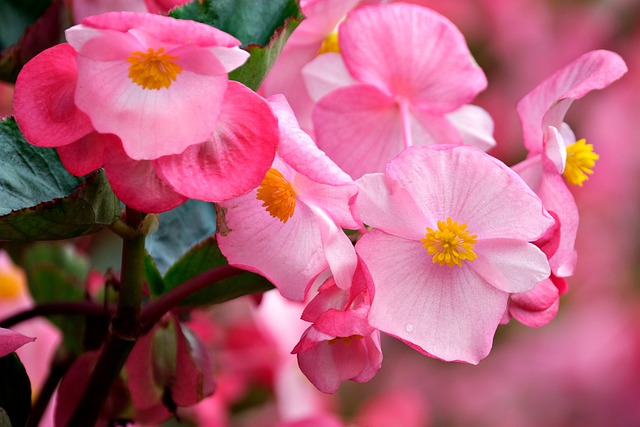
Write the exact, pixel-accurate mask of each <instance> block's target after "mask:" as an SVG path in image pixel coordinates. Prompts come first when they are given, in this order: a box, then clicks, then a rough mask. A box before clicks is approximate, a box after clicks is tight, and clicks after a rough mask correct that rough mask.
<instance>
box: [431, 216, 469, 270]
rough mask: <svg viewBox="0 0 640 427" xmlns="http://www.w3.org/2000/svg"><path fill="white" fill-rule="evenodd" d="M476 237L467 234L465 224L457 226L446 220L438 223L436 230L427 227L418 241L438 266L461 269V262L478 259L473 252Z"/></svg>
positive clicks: (448, 219)
mask: <svg viewBox="0 0 640 427" xmlns="http://www.w3.org/2000/svg"><path fill="white" fill-rule="evenodd" d="M477 238H478V236H477V235H475V234H469V231H468V230H467V224H466V223H464V224H458V221H453V220H452V219H451V218H447V220H446V221H438V229H437V230H433V229H431V228H429V227H427V234H426V235H425V236H424V238H423V239H420V241H421V242H422V243H423V246H424V248H425V249H427V250H428V251H429V254H430V255H433V260H432V261H433V262H437V263H439V264H440V265H445V264H446V265H448V266H449V267H453V266H454V265H457V266H459V267H462V261H464V260H467V261H473V260H474V259H476V258H478V255H476V253H475V252H473V245H475V244H476V243H478V239H477Z"/></svg>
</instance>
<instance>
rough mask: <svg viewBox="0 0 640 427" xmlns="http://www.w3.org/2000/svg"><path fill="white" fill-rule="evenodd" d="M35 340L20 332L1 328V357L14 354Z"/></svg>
mask: <svg viewBox="0 0 640 427" xmlns="http://www.w3.org/2000/svg"><path fill="white" fill-rule="evenodd" d="M35 340H36V339H35V338H30V337H27V336H24V335H22V334H20V333H18V332H14V331H12V330H9V329H4V328H0V357H4V356H6V355H7V354H9V353H13V352H14V351H16V350H17V349H19V348H20V347H22V346H23V345H25V344H27V343H30V342H34V341H35Z"/></svg>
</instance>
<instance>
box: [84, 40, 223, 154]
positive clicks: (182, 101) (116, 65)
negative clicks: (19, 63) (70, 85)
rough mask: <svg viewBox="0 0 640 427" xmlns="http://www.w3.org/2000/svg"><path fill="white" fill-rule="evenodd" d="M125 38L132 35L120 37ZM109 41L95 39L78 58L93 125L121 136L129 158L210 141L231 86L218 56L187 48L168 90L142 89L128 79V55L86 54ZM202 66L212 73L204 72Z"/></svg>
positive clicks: (171, 151)
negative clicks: (106, 58) (175, 77)
mask: <svg viewBox="0 0 640 427" xmlns="http://www.w3.org/2000/svg"><path fill="white" fill-rule="evenodd" d="M125 37H129V38H131V39H133V37H132V36H125V35H122V36H121V38H125ZM110 40H111V39H110V35H109V34H106V35H101V36H98V37H95V38H93V39H91V40H90V41H89V42H87V43H85V44H84V45H83V48H82V50H81V51H80V54H79V56H78V60H77V62H78V86H77V90H76V93H75V102H76V105H77V106H78V108H80V109H81V110H82V111H84V112H85V113H86V114H87V115H88V116H89V117H90V118H91V122H92V124H93V126H94V127H95V129H96V130H97V131H98V132H100V133H113V134H115V135H117V136H118V137H120V139H121V140H122V145H123V147H124V149H125V151H126V152H127V154H128V155H129V157H131V158H133V159H137V160H150V159H155V158H158V157H161V156H164V155H170V154H179V153H181V152H183V151H184V150H185V148H187V147H189V146H190V145H193V144H198V143H201V142H203V141H206V140H207V139H208V138H209V137H210V136H211V134H212V132H213V130H214V127H215V123H216V120H217V118H218V114H219V111H220V107H221V102H222V98H223V95H224V93H225V90H226V88H227V75H226V73H225V70H224V68H223V66H222V64H221V63H220V61H218V59H217V58H216V57H215V55H214V54H213V53H212V52H210V51H208V50H207V49H204V48H199V47H197V46H191V47H189V48H183V49H182V50H181V52H182V53H181V55H182V57H181V60H177V61H176V62H177V63H179V64H180V65H181V66H182V72H181V73H180V74H178V75H177V79H176V81H174V82H172V83H171V85H170V86H169V87H168V88H161V89H159V90H153V89H144V88H142V87H141V86H139V85H137V84H136V83H134V82H133V81H132V80H131V79H130V78H129V77H128V73H129V65H130V64H129V63H128V62H127V61H126V56H122V55H121V56H120V57H118V58H115V59H112V60H104V59H93V58H91V57H89V56H87V55H85V54H84V52H85V51H87V52H92V55H94V56H95V55H96V53H95V52H96V51H98V50H99V49H100V48H101V47H104V46H103V45H105V44H108V43H109V42H110ZM130 44H131V43H130ZM203 69H208V70H210V72H209V74H200V71H201V70H203ZM97 99H100V100H103V101H101V102H96V100H97Z"/></svg>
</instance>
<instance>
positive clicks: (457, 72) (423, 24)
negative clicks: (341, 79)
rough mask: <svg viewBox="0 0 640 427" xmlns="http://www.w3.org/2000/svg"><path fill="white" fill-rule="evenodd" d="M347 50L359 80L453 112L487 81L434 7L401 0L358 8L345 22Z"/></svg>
mask: <svg viewBox="0 0 640 427" xmlns="http://www.w3.org/2000/svg"><path fill="white" fill-rule="evenodd" d="M339 40H340V47H341V53H342V55H343V58H344V61H345V63H346V65H347V68H348V69H349V71H350V72H351V75H352V76H354V77H355V78H356V80H358V81H360V82H362V83H367V84H371V85H374V86H376V87H378V88H379V89H380V90H382V91H385V92H386V93H387V94H389V95H392V94H393V95H397V96H402V97H405V98H407V99H410V100H411V102H412V103H413V104H414V105H420V106H421V108H425V109H429V111H431V112H432V113H447V112H450V111H453V110H455V109H456V108H458V107H459V106H461V105H462V104H466V103H468V102H469V101H471V100H472V99H473V98H474V97H475V96H476V95H477V93H478V92H480V91H481V90H483V89H484V88H485V87H486V84H487V81H486V78H485V76H484V74H483V72H482V70H481V69H480V68H479V67H478V66H477V65H476V64H475V62H474V61H473V59H472V57H471V54H470V52H469V49H468V48H467V45H466V42H465V40H464V37H463V36H462V34H461V33H460V31H459V30H458V29H457V28H456V27H455V26H454V25H453V24H452V23H451V22H450V21H449V20H447V19H446V18H445V17H443V16H441V15H439V14H437V13H435V12H433V11H432V10H430V9H427V8H424V7H419V6H415V5H409V4H403V3H395V4H385V5H380V6H367V7H361V8H358V9H355V10H354V11H352V12H351V13H350V14H349V16H348V19H347V20H346V21H345V23H344V24H342V25H341V27H340V32H339Z"/></svg>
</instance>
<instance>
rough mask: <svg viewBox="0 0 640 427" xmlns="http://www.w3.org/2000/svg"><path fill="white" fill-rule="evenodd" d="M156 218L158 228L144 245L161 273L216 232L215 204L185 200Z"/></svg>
mask: <svg viewBox="0 0 640 427" xmlns="http://www.w3.org/2000/svg"><path fill="white" fill-rule="evenodd" d="M158 220H159V224H158V231H156V232H155V233H153V234H151V235H149V236H148V237H147V239H146V242H145V247H146V249H147V251H148V252H149V254H150V255H151V257H152V258H153V261H154V262H155V264H156V266H157V268H158V270H159V271H160V273H164V272H166V271H167V269H169V267H171V265H173V263H174V262H176V261H177V260H178V259H179V258H180V257H181V256H182V255H184V254H185V252H187V251H188V250H189V249H190V248H191V247H193V245H195V244H197V243H198V242H201V241H202V240H204V239H206V238H207V237H209V236H211V235H212V234H213V233H215V231H216V210H215V207H214V206H213V204H212V203H205V202H201V201H198V200H188V201H187V202H186V203H183V204H182V205H180V206H178V207H177V208H175V209H173V210H170V211H169V212H165V213H163V214H161V215H160V216H159V219H158Z"/></svg>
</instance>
